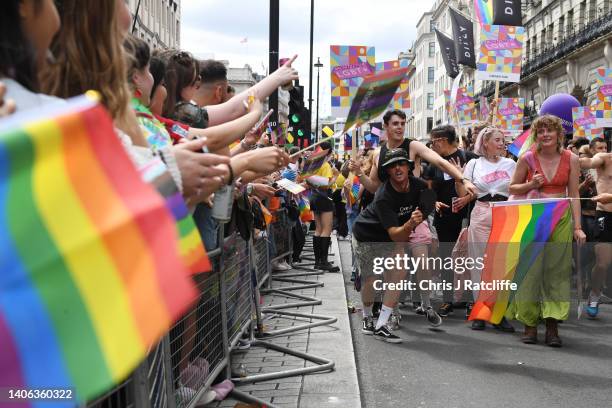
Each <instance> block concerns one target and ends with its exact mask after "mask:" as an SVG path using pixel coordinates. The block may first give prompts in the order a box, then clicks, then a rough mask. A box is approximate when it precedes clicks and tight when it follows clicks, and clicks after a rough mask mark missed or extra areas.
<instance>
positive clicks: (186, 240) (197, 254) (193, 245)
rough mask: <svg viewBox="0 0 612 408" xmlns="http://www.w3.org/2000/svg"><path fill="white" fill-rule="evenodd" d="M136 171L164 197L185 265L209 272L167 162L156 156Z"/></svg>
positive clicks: (206, 258) (198, 233)
mask: <svg viewBox="0 0 612 408" xmlns="http://www.w3.org/2000/svg"><path fill="white" fill-rule="evenodd" d="M138 170H139V171H140V175H141V176H142V178H143V180H144V181H146V182H147V183H149V184H152V185H153V186H155V188H156V189H157V192H158V193H159V194H160V195H161V196H162V197H164V199H165V200H166V206H167V207H168V210H170V212H171V213H172V215H173V216H174V220H175V222H176V228H177V230H178V233H179V250H180V254H181V257H182V258H183V261H184V262H185V266H187V268H188V269H189V271H190V272H191V273H192V274H198V273H203V272H210V270H211V266H210V260H209V259H208V255H207V254H206V249H204V244H203V243H202V237H201V236H200V232H199V231H198V228H197V227H196V225H195V222H194V221H193V218H192V217H191V214H190V213H189V209H188V208H187V204H185V200H183V196H182V195H181V192H180V191H179V189H178V187H177V185H176V183H175V182H174V180H173V179H172V176H171V175H170V173H169V172H168V169H167V168H166V165H165V164H164V163H163V162H162V161H161V160H160V159H158V158H155V159H153V160H151V161H149V162H148V163H145V164H144V165H143V166H142V167H140V168H139V169H138Z"/></svg>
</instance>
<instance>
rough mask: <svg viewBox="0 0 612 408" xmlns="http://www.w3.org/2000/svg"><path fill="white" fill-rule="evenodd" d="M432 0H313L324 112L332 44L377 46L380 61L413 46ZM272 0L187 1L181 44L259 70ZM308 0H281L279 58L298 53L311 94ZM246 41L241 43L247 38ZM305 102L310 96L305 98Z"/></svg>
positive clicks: (326, 111) (324, 112)
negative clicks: (321, 64) (421, 19)
mask: <svg viewBox="0 0 612 408" xmlns="http://www.w3.org/2000/svg"><path fill="white" fill-rule="evenodd" d="M433 3H434V2H433V0H315V18H314V26H315V27H314V49H313V60H314V62H316V61H317V56H319V57H321V62H322V63H323V65H324V67H323V68H321V80H320V83H321V85H320V87H321V91H320V92H321V105H320V108H319V109H320V115H321V116H322V117H324V116H326V115H328V114H329V113H330V96H329V88H330V86H329V46H330V45H368V46H375V47H376V60H377V61H379V62H380V61H388V60H392V59H396V58H397V54H398V53H399V52H400V51H406V50H407V49H408V48H410V47H411V45H412V42H413V41H414V40H415V37H416V23H417V21H418V20H419V18H420V17H421V15H422V14H423V13H424V12H425V11H428V10H430V9H431V7H432V5H433ZM269 13H270V11H269V1H268V0H183V1H182V17H181V27H182V28H181V48H183V49H185V50H188V51H191V52H193V53H194V54H196V55H197V56H199V57H202V58H206V57H208V58H215V59H224V60H229V61H230V66H232V67H242V66H244V64H246V63H248V64H249V65H251V67H252V68H253V69H254V70H255V71H256V72H259V73H265V72H266V69H267V65H268V36H269V33H268V23H269ZM309 30H310V1H308V0H280V40H279V48H280V50H279V51H280V57H281V58H282V57H288V56H290V55H293V54H298V55H299V57H298V59H297V60H296V62H295V64H294V66H295V67H296V68H297V69H298V70H299V72H300V84H302V85H304V87H305V88H304V89H305V94H306V95H305V99H307V98H308V64H309V39H310V37H309V36H310V31H309ZM245 37H246V38H248V41H247V42H246V43H244V44H241V43H240V41H241V40H242V39H243V38H245ZM316 77H317V71H316V68H315V69H314V71H313V90H312V94H313V99H314V100H315V101H314V102H313V106H312V107H313V112H314V111H315V109H316V99H317V94H316ZM306 102H307V101H306Z"/></svg>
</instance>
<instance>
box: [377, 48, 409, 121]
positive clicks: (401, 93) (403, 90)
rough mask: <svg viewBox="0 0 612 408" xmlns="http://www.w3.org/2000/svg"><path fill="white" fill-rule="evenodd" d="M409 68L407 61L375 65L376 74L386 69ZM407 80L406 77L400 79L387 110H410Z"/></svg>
mask: <svg viewBox="0 0 612 408" xmlns="http://www.w3.org/2000/svg"><path fill="white" fill-rule="evenodd" d="M408 66H410V61H408V60H407V59H402V60H391V61H383V62H377V63H376V72H381V71H385V70H388V69H396V68H404V67H408ZM408 85H409V80H408V75H406V76H405V77H404V79H402V81H401V82H400V85H399V88H398V89H397V92H395V95H393V99H392V100H391V103H390V104H389V109H399V110H408V109H410V93H409V90H408Z"/></svg>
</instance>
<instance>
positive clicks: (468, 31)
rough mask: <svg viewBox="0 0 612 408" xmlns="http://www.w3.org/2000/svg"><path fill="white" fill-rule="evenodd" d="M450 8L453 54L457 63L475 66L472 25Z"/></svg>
mask: <svg viewBox="0 0 612 408" xmlns="http://www.w3.org/2000/svg"><path fill="white" fill-rule="evenodd" d="M449 9H450V17H451V24H452V25H453V37H454V40H455V55H456V56H457V63H459V64H463V65H465V66H468V67H472V68H476V55H475V53H474V26H473V25H472V22H471V21H470V20H469V19H467V18H466V17H465V16H463V15H462V14H460V13H459V12H457V11H456V10H455V9H453V8H452V7H450V8H449Z"/></svg>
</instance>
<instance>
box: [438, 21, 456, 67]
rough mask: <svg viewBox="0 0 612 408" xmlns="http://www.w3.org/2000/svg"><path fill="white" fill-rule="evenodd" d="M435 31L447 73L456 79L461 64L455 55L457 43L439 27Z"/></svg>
mask: <svg viewBox="0 0 612 408" xmlns="http://www.w3.org/2000/svg"><path fill="white" fill-rule="evenodd" d="M434 31H435V32H436V38H437V39H438V45H439V46H440V53H441V54H442V61H444V67H445V68H446V74H447V75H448V76H449V77H451V78H453V79H454V78H456V77H457V75H459V65H458V64H457V57H456V55H455V44H454V43H453V40H452V39H450V38H449V37H447V36H446V35H444V34H442V33H441V32H440V31H438V29H437V28H434Z"/></svg>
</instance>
